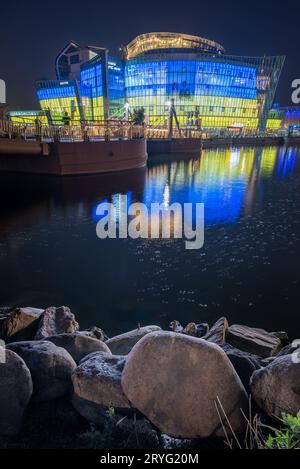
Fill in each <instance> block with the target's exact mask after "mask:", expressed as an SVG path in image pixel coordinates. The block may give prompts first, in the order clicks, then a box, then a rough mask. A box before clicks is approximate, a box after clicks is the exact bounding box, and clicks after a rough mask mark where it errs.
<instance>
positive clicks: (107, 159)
mask: <svg viewBox="0 0 300 469" xmlns="http://www.w3.org/2000/svg"><path fill="white" fill-rule="evenodd" d="M23 145H27V143H26V142H24V143H23ZM28 145H30V143H28ZM49 147H50V154H49V156H42V155H38V154H28V153H27V151H28V150H27V149H25V150H26V151H25V150H24V154H8V155H3V154H0V171H16V172H25V173H39V174H56V175H60V176H64V175H71V174H92V173H106V172H112V171H122V170H127V169H134V168H141V167H143V166H145V165H146V163H147V149H146V141H145V140H144V139H137V140H115V141H108V142H104V141H101V142H68V143H51V144H49ZM26 153H27V154H26Z"/></svg>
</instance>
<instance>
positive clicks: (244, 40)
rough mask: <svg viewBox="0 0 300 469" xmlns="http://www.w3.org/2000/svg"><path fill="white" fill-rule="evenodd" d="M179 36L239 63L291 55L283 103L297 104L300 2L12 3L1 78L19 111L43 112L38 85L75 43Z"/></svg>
mask: <svg viewBox="0 0 300 469" xmlns="http://www.w3.org/2000/svg"><path fill="white" fill-rule="evenodd" d="M150 31H174V32H185V33H190V34H196V35H200V36H204V37H207V38H209V39H214V40H216V41H217V42H220V43H221V44H223V45H224V47H225V48H226V52H227V53H228V54H234V55H248V56H261V55H264V54H266V55H286V62H285V65H284V70H283V73H282V76H281V81H280V84H279V87H278V90H277V93H276V101H277V102H280V103H281V104H285V105H290V104H292V103H291V82H292V80H293V79H295V78H300V40H299V38H300V2H299V0H298V1H295V0H284V1H282V2H280V3H279V1H278V0H277V1H276V0H274V1H269V0H268V1H267V0H244V1H243V0H239V1H237V0H223V1H221V0H205V1H204V0H182V1H181V2H178V0H177V2H176V0H173V1H169V0H160V1H157V0H150V1H149V0H148V1H143V0H138V1H136V0H123V1H118V0H106V2H103V1H102V0H73V1H69V0H60V1H58V0H52V1H47V0H39V1H38V0H28V1H24V0H11V1H9V0H6V1H5V2H1V6H0V78H3V79H4V80H5V81H6V83H7V94H8V96H7V101H8V102H9V103H10V104H11V105H12V106H13V107H15V108H17V109H22V108H35V107H37V101H36V98H35V93H34V80H35V79H40V78H55V74H54V59H55V57H56V55H57V53H58V52H59V50H60V49H61V48H62V47H63V46H64V45H65V43H67V42H68V41H69V40H71V39H73V40H75V41H77V42H79V43H82V44H93V45H99V46H105V47H108V48H109V49H110V50H111V51H112V52H113V51H115V50H117V48H118V47H119V46H120V45H121V44H126V43H127V42H129V41H130V40H131V39H133V38H134V36H136V35H138V34H141V33H143V32H150Z"/></svg>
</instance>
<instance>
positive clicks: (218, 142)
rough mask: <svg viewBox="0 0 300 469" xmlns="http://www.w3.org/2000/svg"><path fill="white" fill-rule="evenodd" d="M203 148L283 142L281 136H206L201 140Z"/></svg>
mask: <svg viewBox="0 0 300 469" xmlns="http://www.w3.org/2000/svg"><path fill="white" fill-rule="evenodd" d="M202 144H203V148H217V147H220V146H228V147H230V146H231V145H234V146H244V145H250V146H269V145H277V146H281V145H283V144H284V138H283V137H255V138H253V137H229V138H222V137H220V138H207V139H203V141H202Z"/></svg>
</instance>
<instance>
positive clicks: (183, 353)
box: [122, 331, 248, 438]
mask: <svg viewBox="0 0 300 469" xmlns="http://www.w3.org/2000/svg"><path fill="white" fill-rule="evenodd" d="M122 387H123V390H124V392H125V394H126V396H127V397H128V399H129V401H130V402H131V404H132V405H133V406H134V407H136V408H137V409H138V410H140V411H141V412H142V413H143V414H144V415H145V416H147V417H148V418H149V420H150V421H151V422H152V423H153V424H155V425H156V426H157V427H158V428H159V429H160V430H161V432H163V433H167V434H168V435H170V436H174V437H181V438H205V437H209V436H212V435H223V431H222V425H221V422H220V418H219V415H218V411H217V408H216V407H218V408H219V407H220V403H221V406H222V407H223V410H224V412H225V413H226V415H227V417H228V419H229V420H230V424H231V426H232V428H233V430H234V431H235V432H237V433H239V432H240V431H242V430H243V429H244V428H245V420H244V417H243V416H242V412H241V409H242V410H243V411H244V412H245V413H247V406H248V398H247V394H246V392H245V389H244V387H243V385H242V383H241V381H240V379H239V377H238V375H237V374H236V372H235V370H234V368H233V366H232V364H231V363H230V360H229V359H228V357H227V356H226V354H225V352H224V351H223V350H222V349H221V348H220V347H219V346H218V345H215V344H212V343H209V342H207V341H205V340H203V339H199V338H196V337H191V336H186V335H183V334H177V333H174V332H162V331H161V332H153V333H150V334H147V335H146V336H145V337H143V338H142V339H141V340H140V341H139V342H138V343H137V344H136V345H135V346H134V347H133V349H132V351H131V353H130V354H129V355H128V357H127V361H126V364H125V367H124V370H123V374H122ZM223 410H222V409H220V408H219V412H220V414H221V416H222V420H225V416H224V413H223Z"/></svg>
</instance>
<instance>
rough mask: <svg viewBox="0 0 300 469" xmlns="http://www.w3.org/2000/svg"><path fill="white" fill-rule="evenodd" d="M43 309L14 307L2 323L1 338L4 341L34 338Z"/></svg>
mask: <svg viewBox="0 0 300 469" xmlns="http://www.w3.org/2000/svg"><path fill="white" fill-rule="evenodd" d="M43 311H44V310H43V309H38V308H31V307H26V308H16V309H14V310H13V311H11V312H10V313H9V314H8V315H7V317H6V318H5V319H4V321H3V323H2V332H1V335H2V337H3V339H4V340H5V341H6V342H14V341H17V340H32V339H34V336H35V334H36V331H37V328H38V323H39V319H40V317H41V314H42V313H43Z"/></svg>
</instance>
